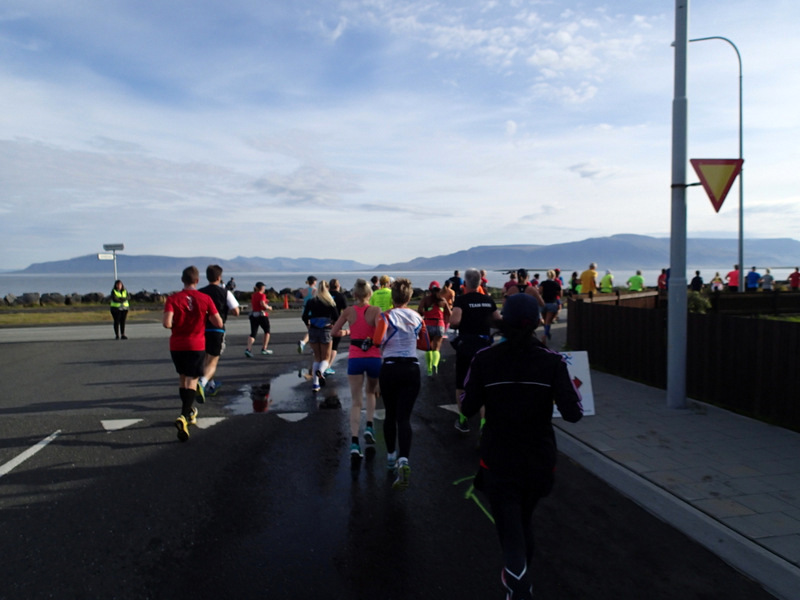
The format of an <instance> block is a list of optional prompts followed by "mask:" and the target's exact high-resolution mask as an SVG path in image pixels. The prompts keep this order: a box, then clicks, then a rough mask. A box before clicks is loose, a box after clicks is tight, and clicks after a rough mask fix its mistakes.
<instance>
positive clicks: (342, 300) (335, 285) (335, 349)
mask: <svg viewBox="0 0 800 600" xmlns="http://www.w3.org/2000/svg"><path fill="white" fill-rule="evenodd" d="M328 289H329V290H330V293H331V298H333V301H334V303H335V304H336V310H338V311H339V316H341V314H342V312H343V311H344V309H346V308H347V298H346V297H345V295H344V294H343V293H342V290H341V286H340V285H339V280H338V279H331V280H330V282H329V283H328ZM343 335H347V333H346V332H343V331H340V332H339V333H338V334H333V340H332V341H333V345H332V346H331V360H330V365H329V366H328V368H327V369H325V375H335V374H336V371H334V370H333V368H332V367H333V363H334V361H335V360H336V355H337V354H338V353H339V344H340V343H341V341H342V336H343Z"/></svg>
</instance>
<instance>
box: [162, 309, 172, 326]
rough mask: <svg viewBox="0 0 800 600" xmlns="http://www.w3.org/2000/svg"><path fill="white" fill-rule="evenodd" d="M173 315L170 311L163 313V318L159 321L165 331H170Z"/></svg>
mask: <svg viewBox="0 0 800 600" xmlns="http://www.w3.org/2000/svg"><path fill="white" fill-rule="evenodd" d="M173 314H174V313H173V312H172V311H170V312H165V313H164V317H163V318H162V319H161V324H162V325H163V326H164V327H165V328H166V329H172V316H173Z"/></svg>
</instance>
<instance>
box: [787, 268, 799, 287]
mask: <svg viewBox="0 0 800 600" xmlns="http://www.w3.org/2000/svg"><path fill="white" fill-rule="evenodd" d="M789 286H791V287H793V288H796V287H800V273H798V272H797V271H795V272H794V273H792V274H791V275H789Z"/></svg>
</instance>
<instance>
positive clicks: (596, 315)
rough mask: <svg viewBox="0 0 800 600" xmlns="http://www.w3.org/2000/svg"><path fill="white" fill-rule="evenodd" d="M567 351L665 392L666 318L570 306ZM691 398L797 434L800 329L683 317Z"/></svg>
mask: <svg viewBox="0 0 800 600" xmlns="http://www.w3.org/2000/svg"><path fill="white" fill-rule="evenodd" d="M567 343H568V345H569V347H570V349H571V350H586V351H587V352H588V353H589V362H590V364H591V365H592V367H593V368H598V369H600V370H603V371H606V372H609V373H612V374H614V375H619V376H621V377H625V378H628V379H633V380H636V381H640V382H642V383H646V384H648V385H652V386H655V387H660V388H666V384H667V381H666V379H667V311H666V310H664V309H660V308H659V309H641V308H633V307H630V306H625V305H624V304H620V305H615V304H614V303H608V302H589V301H586V300H584V299H577V300H570V302H569V305H568V329H567ZM686 361H687V365H686V392H687V395H688V396H689V397H691V398H694V399H697V400H701V401H703V402H708V403H710V404H714V405H716V406H721V407H723V408H727V409H729V410H733V411H736V412H739V413H741V414H744V415H747V416H750V417H754V418H757V419H760V420H763V421H766V422H769V423H773V424H775V425H780V426H782V427H786V428H789V429H793V430H795V431H800V323H792V322H786V321H773V320H768V319H751V318H742V317H736V316H731V315H723V314H707V315H702V314H689V315H688V320H687V356H686Z"/></svg>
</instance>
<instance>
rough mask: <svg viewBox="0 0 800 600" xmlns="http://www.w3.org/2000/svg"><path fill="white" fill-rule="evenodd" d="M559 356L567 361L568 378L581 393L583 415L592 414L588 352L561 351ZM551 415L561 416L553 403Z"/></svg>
mask: <svg viewBox="0 0 800 600" xmlns="http://www.w3.org/2000/svg"><path fill="white" fill-rule="evenodd" d="M560 354H561V356H563V357H564V360H565V361H566V362H567V370H568V371H569V376H570V379H572V383H574V384H575V387H576V388H577V389H578V392H579V393H580V395H581V403H582V404H583V416H585V417H588V416H590V415H593V414H594V392H593V391H592V372H591V370H590V369H589V354H588V353H587V352H586V351H581V352H561V353H560ZM553 417H558V418H561V413H559V412H558V409H557V408H556V406H555V404H554V405H553Z"/></svg>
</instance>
